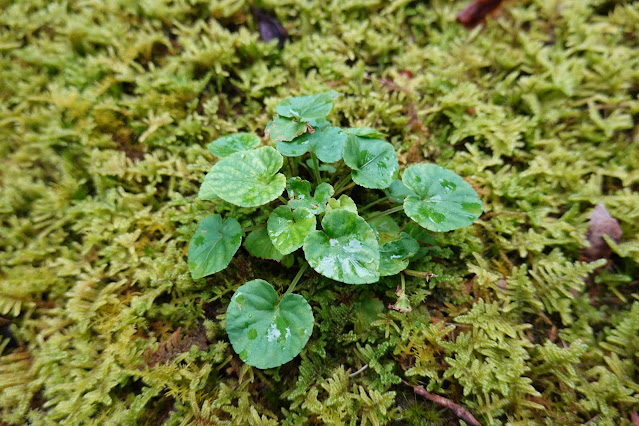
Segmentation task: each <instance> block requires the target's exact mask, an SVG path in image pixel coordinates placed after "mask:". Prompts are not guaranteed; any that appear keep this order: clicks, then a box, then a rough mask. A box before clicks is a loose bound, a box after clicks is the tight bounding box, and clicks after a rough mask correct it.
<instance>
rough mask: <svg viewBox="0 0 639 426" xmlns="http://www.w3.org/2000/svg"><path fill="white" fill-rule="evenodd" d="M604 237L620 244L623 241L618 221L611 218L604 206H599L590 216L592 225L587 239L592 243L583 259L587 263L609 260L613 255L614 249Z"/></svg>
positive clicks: (582, 254) (582, 255)
mask: <svg viewBox="0 0 639 426" xmlns="http://www.w3.org/2000/svg"><path fill="white" fill-rule="evenodd" d="M604 235H609V236H610V238H612V239H613V240H615V241H616V242H619V241H620V240H621V235H622V231H621V227H620V226H619V222H618V221H617V219H615V218H613V217H612V216H610V213H608V210H606V207H605V206H604V205H603V204H597V205H596V206H595V208H594V210H593V211H592V214H591V215H590V224H589V225H588V232H586V238H587V239H588V241H589V242H590V247H588V248H585V249H584V250H583V251H582V253H581V257H582V259H583V260H585V261H587V262H593V261H595V260H597V259H608V258H609V257H610V255H611V254H612V249H611V248H610V247H609V246H608V244H607V243H606V241H605V240H604V239H603V236H604Z"/></svg>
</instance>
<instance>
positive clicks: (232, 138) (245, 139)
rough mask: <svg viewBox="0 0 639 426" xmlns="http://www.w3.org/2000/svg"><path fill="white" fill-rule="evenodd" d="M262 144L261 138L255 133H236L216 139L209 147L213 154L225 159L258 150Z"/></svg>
mask: <svg viewBox="0 0 639 426" xmlns="http://www.w3.org/2000/svg"><path fill="white" fill-rule="evenodd" d="M259 144H260V138H258V137H257V135H254V134H253V133H234V134H232V135H227V136H222V137H221V138H218V139H215V140H214V141H213V142H211V143H210V144H209V146H208V148H209V151H210V152H211V154H213V155H215V156H217V157H220V158H224V157H228V156H229V155H231V154H233V153H234V152H239V151H246V150H249V149H253V148H256V147H257V146H258V145H259Z"/></svg>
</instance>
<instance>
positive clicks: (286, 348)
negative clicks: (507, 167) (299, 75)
mask: <svg viewBox="0 0 639 426" xmlns="http://www.w3.org/2000/svg"><path fill="white" fill-rule="evenodd" d="M337 96H338V94H337V93H336V92H334V91H328V92H324V93H320V94H317V95H313V96H303V97H294V98H290V99H287V100H284V101H283V102H281V103H280V104H279V105H277V107H276V112H277V115H276V116H275V118H274V119H273V120H272V121H271V122H269V123H268V125H267V128H266V133H267V134H268V135H269V136H270V138H271V140H272V141H273V142H274V143H275V148H273V147H271V146H260V144H261V141H260V139H259V138H258V137H257V136H255V135H252V134H247V133H237V134H232V135H228V136H224V137H222V138H219V139H217V140H215V141H213V142H212V143H211V144H210V145H209V150H210V151H211V153H213V154H214V155H216V156H218V157H220V158H221V159H220V161H218V162H217V163H216V164H215V165H214V166H213V167H212V169H211V171H210V172H209V173H208V174H207V175H206V177H205V178H204V181H203V183H202V186H201V188H200V193H199V198H200V199H203V200H216V199H220V198H221V199H222V200H224V201H226V202H229V203H232V204H235V205H237V206H240V207H258V206H263V205H268V206H271V205H272V211H271V212H270V216H269V218H268V220H267V222H266V223H265V224H259V225H256V226H253V227H251V228H247V229H244V230H242V228H241V227H240V224H239V223H238V221H237V220H235V219H233V218H228V219H226V220H223V218H222V217H221V216H220V215H217V214H214V215H211V216H207V217H205V218H204V219H203V220H202V222H201V223H200V225H199V227H198V229H197V231H196V232H195V235H194V236H193V238H192V239H191V243H190V246H189V269H190V271H191V274H192V276H193V278H194V279H197V278H201V277H204V276H206V275H210V274H214V273H216V272H219V271H221V270H223V269H224V268H226V267H227V266H228V265H229V263H230V261H231V259H232V257H233V256H234V254H235V253H236V251H237V250H238V249H239V247H240V245H241V242H242V235H243V234H244V233H248V232H249V231H250V233H248V236H247V237H246V239H245V240H244V245H245V247H246V249H247V250H248V252H249V253H250V254H251V255H254V256H257V257H261V258H267V259H275V260H278V261H282V262H284V261H285V260H288V261H289V262H290V261H291V256H296V255H295V253H299V249H302V252H303V256H304V258H305V261H304V259H302V256H296V257H297V258H298V259H292V260H293V262H290V263H289V264H294V263H295V260H298V263H299V264H301V265H302V266H301V267H300V269H299V271H298V273H297V275H296V277H295V278H294V279H293V281H292V282H291V284H290V286H289V288H288V290H287V291H286V292H285V293H284V294H283V295H282V296H280V297H278V295H277V293H276V291H275V289H274V288H273V286H272V285H271V284H269V283H268V282H266V281H263V280H259V279H258V280H253V281H250V282H247V283H245V284H244V285H242V286H240V287H239V288H238V289H237V291H236V292H235V294H234V295H233V297H232V298H231V302H230V304H229V307H228V310H227V315H226V330H227V333H228V335H229V339H230V341H231V344H232V345H233V349H234V350H235V351H236V352H237V353H238V354H239V356H240V358H241V359H242V360H243V361H244V362H246V363H248V364H249V365H252V366H255V367H258V368H272V367H276V366H279V365H282V364H284V363H286V362H288V361H290V360H292V359H293V358H294V357H295V356H297V355H298V354H299V353H300V351H301V350H302V348H303V347H304V346H305V345H306V343H307V341H308V339H309V338H310V336H311V334H312V330H313V322H314V319H313V313H312V310H311V307H310V306H309V304H308V302H307V301H306V300H305V299H304V298H303V297H302V296H300V295H297V294H292V292H293V289H294V288H295V286H296V284H297V283H298V281H299V280H300V279H301V277H302V275H303V274H304V272H305V271H306V270H307V268H308V266H310V267H311V268H313V269H314V270H315V271H316V272H318V273H319V274H321V275H323V276H325V277H327V278H330V279H333V280H335V281H340V282H343V283H346V284H371V283H374V282H377V281H379V279H380V277H383V276H389V275H395V274H398V273H400V272H401V271H402V270H404V269H406V268H407V267H408V264H409V262H410V261H411V258H412V257H413V256H414V255H415V254H416V253H417V252H418V250H419V248H420V245H419V242H418V241H417V240H416V239H415V238H413V237H412V236H411V235H410V234H409V233H407V232H403V231H402V229H403V228H404V226H405V225H406V224H407V220H406V219H404V220H401V219H398V220H395V219H392V218H391V215H392V214H394V213H399V212H401V211H403V212H404V213H405V214H406V216H408V218H410V219H412V220H413V221H415V222H416V223H418V224H419V225H420V226H421V227H423V228H426V229H428V230H430V231H437V232H443V231H450V230H452V229H457V228H461V227H464V226H468V225H470V224H471V223H472V222H473V221H475V220H476V219H477V218H478V217H479V215H480V214H481V213H482V210H483V207H482V203H481V201H480V200H479V198H478V196H477V193H476V192H475V191H474V190H473V188H472V187H471V185H470V184H468V183H467V182H466V181H464V180H463V179H462V178H461V177H459V176H458V175H456V174H455V173H454V172H452V171H450V170H447V169H444V168H442V167H439V166H437V165H434V164H415V165H411V166H409V167H407V168H406V169H405V170H404V173H403V176H402V179H401V180H397V179H398V174H399V163H398V161H397V154H396V152H395V149H394V148H393V146H392V145H391V144H390V143H389V142H386V141H384V140H383V139H382V138H383V137H384V135H383V134H382V133H380V132H378V131H376V130H374V129H371V128H349V129H346V130H344V129H341V128H339V127H336V126H332V125H331V123H329V121H327V120H326V118H325V117H326V116H327V115H328V114H329V112H330V111H331V109H332V107H333V100H334V99H335V98H336V97H337ZM284 157H287V163H288V165H287V167H286V168H285V170H286V171H285V172H282V171H281V169H282V166H283V163H284ZM287 172H288V176H286V173H287ZM304 177H308V178H310V179H311V180H313V181H314V183H311V181H309V180H305V179H304ZM351 180H352V182H351ZM326 181H329V182H331V183H329V182H326ZM355 185H359V186H361V187H363V188H366V189H367V190H369V191H377V190H384V191H385V195H384V196H382V197H381V198H380V197H379V196H377V199H376V200H375V201H373V202H372V203H370V204H369V205H367V206H365V207H363V208H362V209H358V206H357V205H356V203H355V201H354V200H353V199H352V198H350V197H349V196H348V195H347V194H345V193H346V192H348V191H349V190H352V188H353V187H354V186H355ZM285 190H286V193H287V195H288V198H285V197H283V196H282V194H283V193H284V191H285ZM367 195H368V197H367V198H369V199H370V198H375V195H374V194H367ZM371 195H373V196H372V197H371ZM365 198H366V197H362V199H365ZM386 200H388V201H389V202H391V203H396V204H398V205H397V206H396V207H392V208H390V209H388V210H385V211H372V212H368V213H366V214H365V215H364V211H367V210H369V209H370V208H371V207H373V206H375V205H378V204H380V203H381V202H382V201H386ZM275 204H277V205H275ZM358 210H359V211H358ZM318 222H320V223H321V228H320V229H318ZM403 282H404V281H403V280H402V283H403ZM401 290H402V294H403V290H404V289H403V288H402V289H401ZM405 302H407V301H405ZM404 304H405V305H407V303H404ZM407 309H409V306H408V307H404V309H402V310H403V311H406V310H407Z"/></svg>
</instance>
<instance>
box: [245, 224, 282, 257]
mask: <svg viewBox="0 0 639 426" xmlns="http://www.w3.org/2000/svg"><path fill="white" fill-rule="evenodd" d="M244 247H246V250H248V252H249V253H250V254H251V256H255V257H259V258H260V259H273V260H277V261H280V260H282V258H284V255H283V254H282V253H280V251H279V250H277V249H276V248H275V246H274V245H273V243H272V242H271V238H270V237H269V236H268V232H267V231H266V228H260V229H256V230H254V231H251V233H250V234H248V236H247V237H246V239H245V240H244Z"/></svg>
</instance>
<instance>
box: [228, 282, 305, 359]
mask: <svg viewBox="0 0 639 426" xmlns="http://www.w3.org/2000/svg"><path fill="white" fill-rule="evenodd" d="M277 299H278V298H277V293H275V290H274V289H273V286H271V285H270V284H269V283H268V282H266V281H264V280H253V281H249V282H247V283H246V284H244V285H243V286H241V287H240V288H238V289H237V291H236V292H235V294H234V295H233V297H232V298H231V303H229V307H228V309H227V311H226V332H227V333H228V335H229V340H230V341H231V345H233V350H234V351H235V352H236V353H237V354H238V355H239V356H240V359H241V360H242V361H244V362H246V363H247V364H249V365H252V366H253V367H257V368H273V367H277V366H279V365H282V364H285V363H287V362H289V361H290V360H292V359H293V358H295V357H296V356H297V355H298V354H299V353H300V352H301V351H302V349H303V348H304V346H305V345H306V342H308V339H309V338H310V337H311V334H312V333H313V322H314V318H313V311H312V310H311V307H310V306H309V304H308V302H307V301H306V300H305V299H304V298H303V297H302V296H300V295H299V294H287V295H285V296H284V297H282V300H280V301H279V303H278V300H277Z"/></svg>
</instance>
